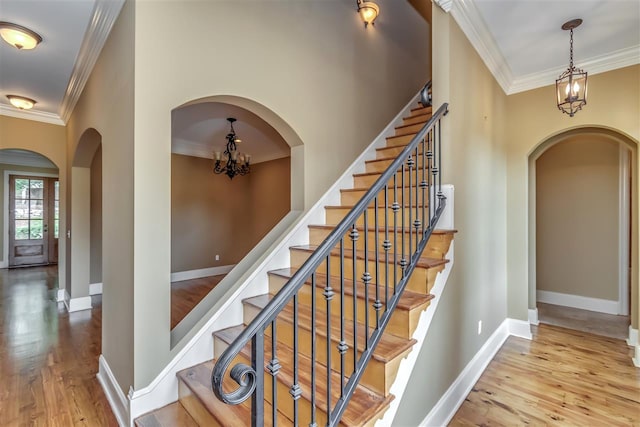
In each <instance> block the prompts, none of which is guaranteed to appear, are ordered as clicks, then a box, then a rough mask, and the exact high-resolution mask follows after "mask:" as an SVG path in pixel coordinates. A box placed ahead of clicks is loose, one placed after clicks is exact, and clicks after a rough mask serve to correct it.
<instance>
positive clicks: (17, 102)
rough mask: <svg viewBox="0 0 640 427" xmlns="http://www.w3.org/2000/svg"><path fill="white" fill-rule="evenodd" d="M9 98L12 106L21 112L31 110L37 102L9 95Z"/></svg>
mask: <svg viewBox="0 0 640 427" xmlns="http://www.w3.org/2000/svg"><path fill="white" fill-rule="evenodd" d="M7 98H8V99H9V102H10V103H11V105H13V106H14V107H16V108H18V109H20V110H30V109H32V108H33V106H34V105H35V104H36V101H34V100H33V99H31V98H26V97H24V96H18V95H7Z"/></svg>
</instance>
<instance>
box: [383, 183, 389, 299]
mask: <svg viewBox="0 0 640 427" xmlns="http://www.w3.org/2000/svg"><path fill="white" fill-rule="evenodd" d="M382 247H383V249H384V309H385V311H386V310H388V309H389V250H390V249H391V242H390V241H389V183H388V182H387V183H386V184H385V185H384V242H383V243H382Z"/></svg>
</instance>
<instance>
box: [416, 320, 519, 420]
mask: <svg viewBox="0 0 640 427" xmlns="http://www.w3.org/2000/svg"><path fill="white" fill-rule="evenodd" d="M511 320H512V319H505V320H504V322H502V324H501V325H500V326H499V327H498V328H497V329H496V330H495V332H494V333H493V334H491V336H490V337H489V339H488V340H487V341H486V342H485V343H484V345H483V346H482V347H481V348H480V350H478V352H477V353H476V355H475V356H473V359H471V361H470V362H469V363H468V364H467V366H465V368H464V369H463V371H462V372H461V373H460V375H458V378H456V380H455V381H454V382H453V384H451V386H450V387H449V389H448V390H447V391H446V392H445V394H444V395H443V396H442V397H441V398H440V400H439V401H438V403H436V404H435V406H434V407H433V408H432V409H431V411H430V412H429V414H428V415H427V416H426V418H425V419H424V420H422V422H421V423H420V426H445V425H447V424H449V421H451V418H453V416H454V415H455V413H456V411H457V410H458V408H459V407H460V405H461V404H462V402H464V399H465V398H466V397H467V395H468V394H469V392H470V391H471V389H472V388H473V386H474V385H475V383H476V382H477V381H478V378H480V376H481V375H482V373H483V372H484V370H485V369H486V368H487V365H489V362H491V360H493V357H494V356H495V355H496V353H497V352H498V350H500V347H502V344H503V343H504V342H505V341H506V339H507V338H508V337H509V330H510V322H511ZM525 323H526V322H525Z"/></svg>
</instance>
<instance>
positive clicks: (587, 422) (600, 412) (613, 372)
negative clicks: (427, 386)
mask: <svg viewBox="0 0 640 427" xmlns="http://www.w3.org/2000/svg"><path fill="white" fill-rule="evenodd" d="M532 331H533V340H532V341H528V340H525V339H522V338H516V337H509V339H507V341H506V342H505V344H504V345H503V347H502V348H501V349H500V351H499V352H498V353H497V354H496V357H495V358H494V359H493V361H492V362H491V363H490V364H489V366H488V367H487V369H486V370H485V372H484V373H483V375H482V376H481V377H480V379H479V380H478V382H477V383H476V385H475V386H474V387H473V390H472V391H471V393H469V395H468V396H467V398H466V400H465V402H464V403H463V404H462V406H461V407H460V409H459V410H458V412H457V413H456V415H455V416H454V418H453V420H452V421H451V423H450V425H451V426H469V425H475V426H488V425H492V426H493V425H495V426H500V425H504V426H523V425H558V426H559V425H579V426H640V369H637V368H635V367H634V366H633V364H632V362H631V355H632V349H631V348H630V347H627V345H626V344H625V342H624V341H622V340H618V339H612V338H608V337H602V336H597V335H593V334H589V333H586V332H580V331H575V330H570V329H564V328H561V327H557V326H551V325H540V326H538V327H532Z"/></svg>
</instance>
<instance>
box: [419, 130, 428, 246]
mask: <svg viewBox="0 0 640 427" xmlns="http://www.w3.org/2000/svg"><path fill="white" fill-rule="evenodd" d="M420 145H421V146H422V181H421V182H420V188H421V189H422V233H421V234H422V235H423V236H424V227H425V225H426V222H427V219H426V212H425V205H426V203H427V199H426V197H427V193H426V188H427V180H426V177H425V173H426V171H427V147H426V137H423V138H422V143H421V144H420Z"/></svg>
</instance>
